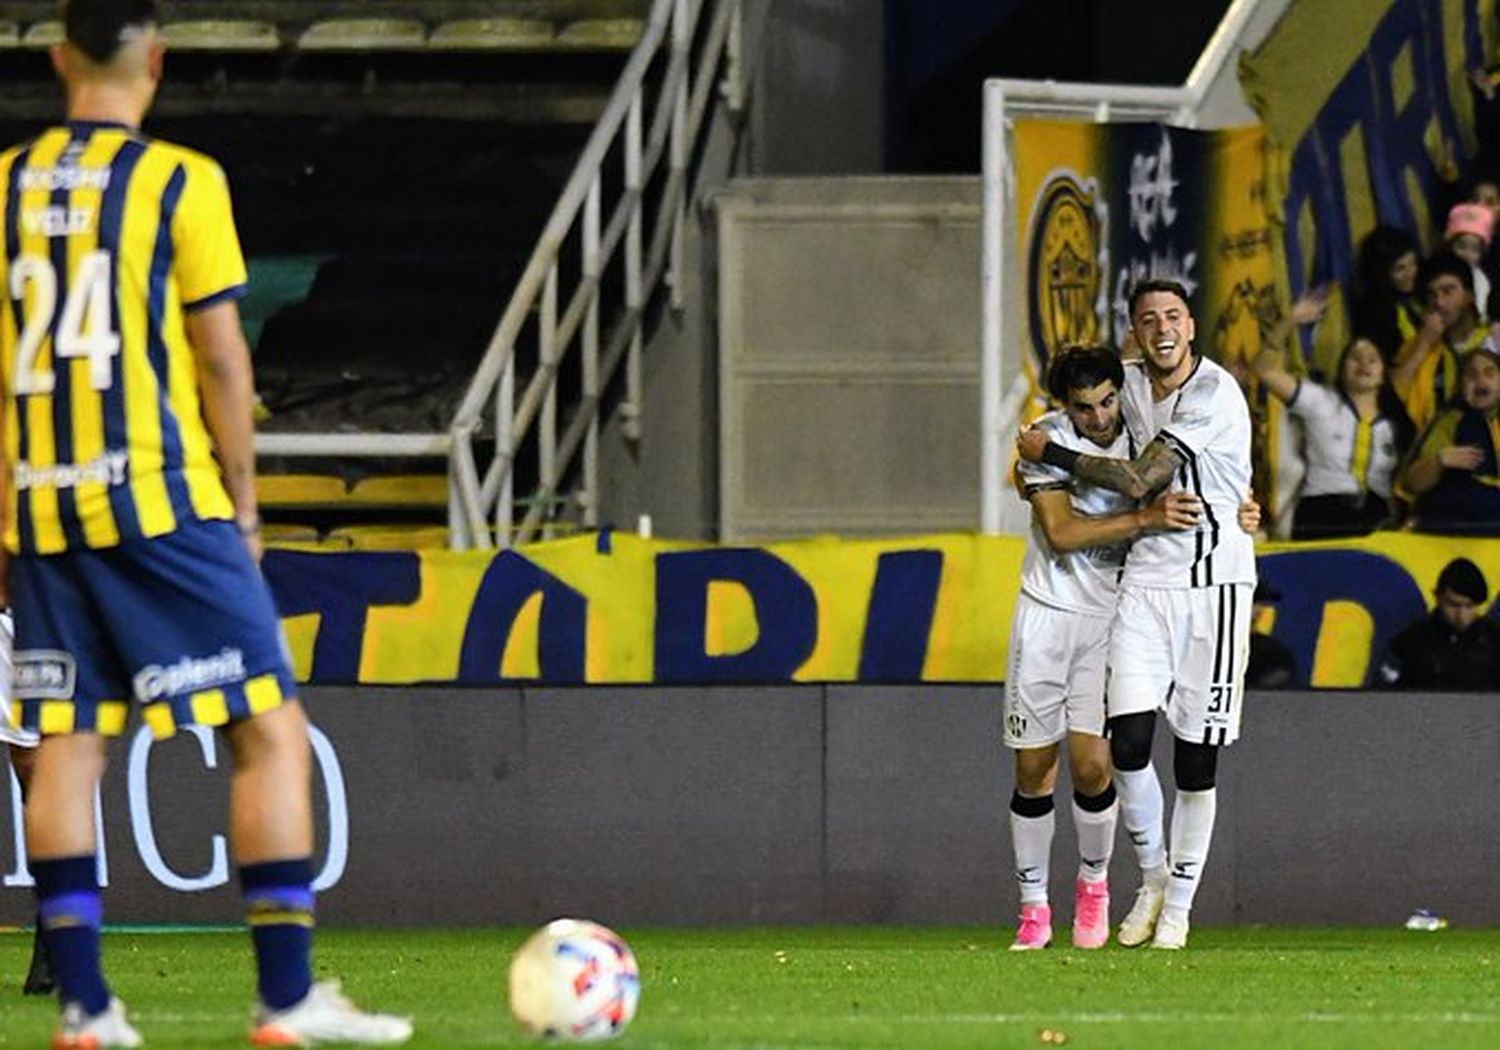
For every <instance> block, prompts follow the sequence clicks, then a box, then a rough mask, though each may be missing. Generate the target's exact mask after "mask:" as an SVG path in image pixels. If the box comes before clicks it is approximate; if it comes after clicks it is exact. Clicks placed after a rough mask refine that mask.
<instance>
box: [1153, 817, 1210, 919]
mask: <svg viewBox="0 0 1500 1050" xmlns="http://www.w3.org/2000/svg"><path fill="white" fill-rule="evenodd" d="M1218 805H1219V798H1218V791H1217V789H1215V788H1209V789H1208V790H1207V791H1181V790H1179V791H1178V792H1177V801H1176V802H1175V803H1174V804H1173V806H1172V856H1171V863H1170V866H1171V871H1172V877H1171V878H1170V879H1168V880H1167V902H1166V906H1167V907H1168V908H1172V909H1174V910H1179V911H1181V912H1183V913H1184V914H1186V912H1187V911H1188V909H1189V908H1191V907H1192V906H1193V894H1195V893H1197V892H1198V880H1199V879H1200V878H1202V876H1203V865H1204V864H1205V863H1206V862H1207V861H1208V844H1209V843H1210V842H1211V841H1213V837H1214V814H1215V812H1216V811H1217V809H1218Z"/></svg>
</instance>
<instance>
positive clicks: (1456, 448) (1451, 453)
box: [1438, 445, 1484, 470]
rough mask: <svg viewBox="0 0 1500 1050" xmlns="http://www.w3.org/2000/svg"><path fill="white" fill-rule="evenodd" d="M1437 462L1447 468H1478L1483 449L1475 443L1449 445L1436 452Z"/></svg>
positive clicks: (1481, 461) (1482, 458) (1482, 459)
mask: <svg viewBox="0 0 1500 1050" xmlns="http://www.w3.org/2000/svg"><path fill="white" fill-rule="evenodd" d="M1438 462H1439V463H1441V464H1442V465H1443V466H1445V467H1447V468H1448V469H1449V470H1478V469H1479V467H1480V464H1482V463H1483V462H1484V449H1482V448H1480V447H1479V446H1477V445H1449V446H1448V447H1447V448H1445V449H1443V451H1441V452H1439V453H1438Z"/></svg>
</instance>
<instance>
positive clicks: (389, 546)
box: [327, 524, 448, 551]
mask: <svg viewBox="0 0 1500 1050" xmlns="http://www.w3.org/2000/svg"><path fill="white" fill-rule="evenodd" d="M327 539H328V540H329V541H330V542H334V541H336V542H340V543H347V544H348V545H349V549H350V550H356V551H419V550H443V549H446V548H447V546H448V529H447V527H446V526H443V525H401V524H391V525H345V526H343V527H342V528H337V529H333V530H331V531H330V532H329V533H328V537H327Z"/></svg>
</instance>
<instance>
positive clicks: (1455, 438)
mask: <svg viewBox="0 0 1500 1050" xmlns="http://www.w3.org/2000/svg"><path fill="white" fill-rule="evenodd" d="M1497 426H1500V352H1497V351H1495V350H1493V349H1490V348H1488V347H1484V348H1481V349H1479V350H1474V351H1472V352H1470V354H1469V355H1468V356H1467V357H1465V358H1464V360H1463V364H1462V366H1461V371H1460V383H1459V395H1458V397H1457V398H1456V399H1455V400H1454V402H1453V403H1452V404H1450V405H1449V406H1448V407H1447V408H1445V409H1444V410H1443V412H1442V413H1441V414H1440V415H1439V416H1438V417H1437V418H1436V419H1434V420H1433V421H1432V424H1431V425H1430V426H1428V428H1427V430H1426V431H1425V432H1424V433H1423V434H1422V437H1421V439H1420V440H1419V441H1418V442H1417V445H1416V447H1415V448H1414V449H1413V450H1412V455H1411V459H1410V461H1409V462H1408V463H1407V464H1406V467H1405V468H1404V469H1403V471H1402V473H1401V481H1402V485H1403V486H1404V487H1405V488H1406V490H1407V491H1408V492H1410V493H1411V494H1412V495H1413V497H1415V500H1416V504H1415V508H1414V510H1415V518H1416V522H1415V527H1416V528H1417V530H1418V531H1420V532H1439V533H1445V534H1450V535H1471V536H1495V535H1500V440H1497V438H1496V428H1497Z"/></svg>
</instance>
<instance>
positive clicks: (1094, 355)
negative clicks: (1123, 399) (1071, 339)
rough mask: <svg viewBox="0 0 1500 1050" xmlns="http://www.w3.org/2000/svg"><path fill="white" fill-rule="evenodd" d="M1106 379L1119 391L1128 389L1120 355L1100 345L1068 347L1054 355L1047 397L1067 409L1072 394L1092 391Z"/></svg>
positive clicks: (1048, 369) (1048, 371) (1048, 370)
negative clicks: (1078, 391)
mask: <svg viewBox="0 0 1500 1050" xmlns="http://www.w3.org/2000/svg"><path fill="white" fill-rule="evenodd" d="M1106 379H1108V380H1110V381H1111V382H1113V383H1114V384H1115V389H1116V390H1119V389H1120V388H1121V387H1123V386H1124V385H1125V368H1124V366H1123V365H1121V364H1120V357H1119V355H1118V354H1116V353H1115V352H1114V351H1113V350H1111V349H1110V348H1109V347H1107V346H1103V345H1101V344H1098V343H1093V344H1087V345H1079V346H1068V347H1064V348H1063V349H1062V350H1059V351H1058V352H1057V353H1056V354H1055V355H1053V358H1052V364H1051V365H1050V366H1048V368H1047V393H1049V394H1051V395H1052V400H1054V401H1056V402H1057V403H1058V404H1059V405H1066V404H1067V403H1068V395H1069V394H1070V393H1071V392H1072V391H1074V390H1088V389H1090V388H1092V387H1096V386H1098V385H1099V384H1100V383H1102V382H1104V381H1105V380H1106Z"/></svg>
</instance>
